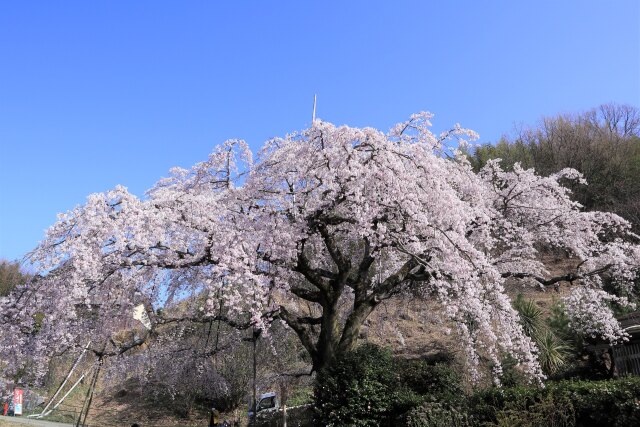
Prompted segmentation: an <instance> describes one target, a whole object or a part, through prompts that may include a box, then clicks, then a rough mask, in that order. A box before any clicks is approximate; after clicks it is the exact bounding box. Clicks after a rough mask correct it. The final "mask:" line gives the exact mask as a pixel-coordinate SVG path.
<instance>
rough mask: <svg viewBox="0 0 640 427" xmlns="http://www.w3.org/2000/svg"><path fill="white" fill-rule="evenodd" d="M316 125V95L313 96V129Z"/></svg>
mask: <svg viewBox="0 0 640 427" xmlns="http://www.w3.org/2000/svg"><path fill="white" fill-rule="evenodd" d="M315 124H316V95H315V94H314V95H313V115H312V116H311V127H313V125H315Z"/></svg>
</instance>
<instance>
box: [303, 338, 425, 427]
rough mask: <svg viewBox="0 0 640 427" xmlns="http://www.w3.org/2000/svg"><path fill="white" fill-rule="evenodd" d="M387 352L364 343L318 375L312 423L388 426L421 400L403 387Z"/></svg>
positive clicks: (398, 373)
mask: <svg viewBox="0 0 640 427" xmlns="http://www.w3.org/2000/svg"><path fill="white" fill-rule="evenodd" d="M399 363H400V362H399V361H397V360H395V359H394V358H393V356H392V355H391V352H390V351H388V350H384V349H381V348H380V347H378V346H376V345H373V344H364V345H362V346H360V347H358V348H357V349H356V350H354V351H352V352H350V353H348V354H346V355H344V356H343V357H342V358H341V359H339V360H338V361H336V362H335V363H334V364H333V365H331V366H329V367H328V368H326V369H324V370H323V371H322V372H319V373H318V376H317V378H316V384H315V388H314V398H315V403H316V408H317V414H316V424H318V425H324V426H344V425H349V426H380V425H392V424H393V423H394V420H395V419H396V418H398V417H399V416H400V415H401V414H403V413H405V412H407V411H409V410H410V409H412V408H414V407H416V406H417V405H419V404H420V403H422V401H423V398H422V397H421V396H420V395H418V394H417V393H415V392H414V391H413V390H411V388H409V387H406V386H404V385H403V378H402V370H401V369H399Z"/></svg>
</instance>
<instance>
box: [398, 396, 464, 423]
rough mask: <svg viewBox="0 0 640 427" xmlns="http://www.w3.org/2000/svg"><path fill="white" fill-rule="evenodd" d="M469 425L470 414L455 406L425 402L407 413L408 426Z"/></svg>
mask: <svg viewBox="0 0 640 427" xmlns="http://www.w3.org/2000/svg"><path fill="white" fill-rule="evenodd" d="M442 426H447V427H468V426H471V424H470V421H469V416H468V415H467V414H466V413H465V412H464V411H461V410H459V409H458V408H456V407H454V406H450V405H447V404H445V403H441V402H425V403H423V404H422V405H420V406H418V407H417V408H415V409H412V410H411V411H410V412H409V413H408V414H407V427H442Z"/></svg>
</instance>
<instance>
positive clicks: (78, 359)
mask: <svg viewBox="0 0 640 427" xmlns="http://www.w3.org/2000/svg"><path fill="white" fill-rule="evenodd" d="M90 344H91V341H89V342H88V343H87V345H86V346H84V350H82V353H80V356H78V358H77V359H76V362H75V363H74V364H73V366H72V367H71V370H70V371H69V373H68V374H67V377H66V378H65V379H64V381H62V384H60V387H58V389H57V390H56V392H55V393H54V394H53V397H52V398H51V400H49V403H47V406H45V407H44V409H43V410H42V412H41V413H40V414H37V415H33V416H34V417H38V418H40V417H42V416H43V414H44V413H45V412H46V411H47V409H49V406H51V404H52V403H53V402H54V401H55V400H56V397H58V394H59V393H60V391H62V388H63V387H64V386H65V384H67V381H69V378H71V374H73V371H75V369H76V368H77V367H78V364H79V363H80V360H82V357H83V356H84V354H85V353H86V352H87V350H88V349H89V345H90Z"/></svg>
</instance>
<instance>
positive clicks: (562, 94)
mask: <svg viewBox="0 0 640 427" xmlns="http://www.w3.org/2000/svg"><path fill="white" fill-rule="evenodd" d="M639 5H640V2H638V1H637V0H627V1H625V0H616V1H607V2H605V1H602V0H598V1H585V0H581V1H541V0H535V1H500V2H498V1H464V2H463V1H415V2H403V1H384V2H375V1H362V2H347V1H340V2H330V1H313V2H311V1H290V2H284V1H258V0H255V1H227V2H213V1H208V2H204V1H182V2H168V1H167V2H163V1H153V2H142V1H135V2H131V1H108V2H88V1H78V2H72V1H64V2H51V1H46V2H45V1H43V2H37V1H29V2H26V1H13V2H10V1H4V2H2V3H0V257H2V258H8V259H16V258H20V257H22V255H23V254H24V253H26V252H27V251H28V250H30V249H31V248H33V247H34V246H35V245H36V244H37V243H38V241H39V240H40V239H41V238H42V236H43V231H44V230H45V229H46V228H47V227H48V226H49V225H50V224H52V223H53V222H54V221H55V218H56V217H55V215H56V213H57V212H61V211H65V210H68V209H70V208H73V207H74V206H75V205H77V204H79V203H83V201H84V200H85V197H86V196H87V195H88V194H90V193H93V192H100V191H105V190H108V189H109V188H112V187H113V186H115V185H116V184H123V185H125V186H127V187H129V189H130V190H131V191H132V192H134V193H135V194H138V195H142V194H143V192H144V191H145V190H146V189H147V188H149V187H150V186H151V185H152V184H153V183H154V182H155V181H156V180H157V179H159V178H160V177H162V176H166V174H167V171H168V169H169V168H170V167H172V166H183V167H188V166H190V165H192V164H193V163H195V162H197V161H200V160H204V159H205V158H206V156H207V155H208V153H209V152H210V151H211V149H212V148H213V146H214V145H215V144H217V143H220V142H222V141H224V140H225V139H227V138H231V137H237V138H244V139H246V140H247V141H248V142H249V143H250V144H251V146H252V147H258V146H259V145H260V144H261V143H262V142H263V141H264V140H265V139H267V138H269V137H272V136H276V135H283V134H284V133H286V132H288V131H293V130H299V129H302V128H304V127H306V126H307V125H308V124H309V123H310V119H311V117H310V116H311V104H312V99H313V94H314V93H317V94H318V116H319V117H321V118H322V119H324V120H328V121H331V122H334V123H337V124H343V123H346V124H350V125H355V126H365V125H369V126H375V127H379V128H382V129H387V128H388V127H389V126H391V125H392V124H393V123H395V122H397V121H400V120H403V119H405V118H406V117H407V116H408V115H409V114H411V113H413V112H417V111H420V110H430V111H432V112H434V113H435V114H436V118H435V121H434V124H435V125H436V128H440V129H441V130H442V128H445V127H447V126H449V125H451V124H453V123H455V122H460V123H461V124H462V125H463V126H467V127H470V128H472V129H474V130H476V131H478V132H479V133H480V135H481V137H482V140H483V141H495V140H496V139H497V138H499V137H500V135H501V134H503V133H505V132H509V131H510V130H511V129H513V126H514V124H515V125H518V124H535V122H536V121H537V120H538V119H539V118H540V117H541V116H542V115H552V114H556V113H561V112H579V111H582V110H585V109H589V108H591V107H595V106H597V105H598V104H601V103H604V102H618V103H629V104H632V105H635V106H639V105H640V6H639Z"/></svg>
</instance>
